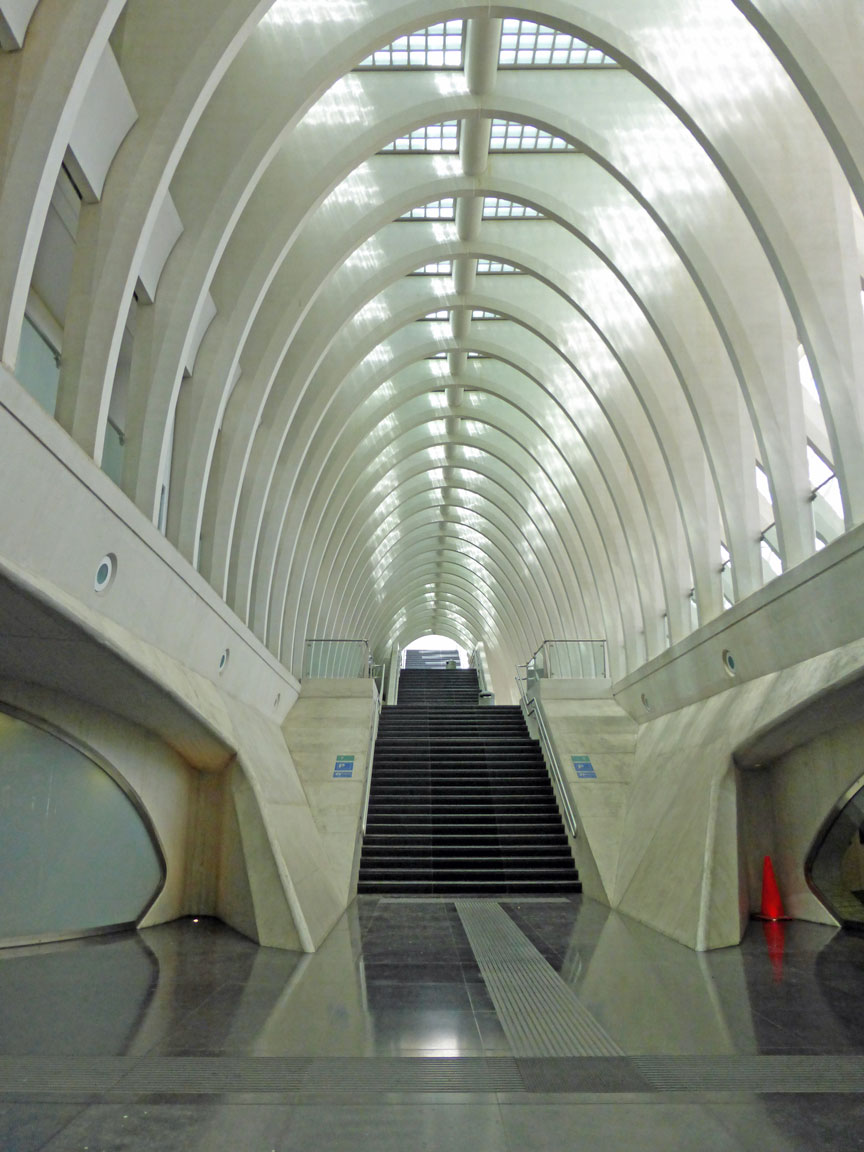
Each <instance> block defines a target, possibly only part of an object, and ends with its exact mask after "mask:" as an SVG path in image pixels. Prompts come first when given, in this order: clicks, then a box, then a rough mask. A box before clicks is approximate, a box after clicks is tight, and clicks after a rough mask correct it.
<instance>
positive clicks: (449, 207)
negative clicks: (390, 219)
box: [399, 196, 456, 220]
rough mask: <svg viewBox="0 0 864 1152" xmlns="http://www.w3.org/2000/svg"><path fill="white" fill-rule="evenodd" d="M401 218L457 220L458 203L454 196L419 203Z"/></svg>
mask: <svg viewBox="0 0 864 1152" xmlns="http://www.w3.org/2000/svg"><path fill="white" fill-rule="evenodd" d="M399 219H400V220H455V219H456V205H455V202H454V200H453V197H452V196H445V197H444V199H443V200H432V201H431V203H429V204H419V205H418V206H417V207H416V208H410V209H409V210H408V211H407V212H406V213H405V214H404V215H403V216H400V217H399Z"/></svg>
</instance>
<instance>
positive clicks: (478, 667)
mask: <svg viewBox="0 0 864 1152" xmlns="http://www.w3.org/2000/svg"><path fill="white" fill-rule="evenodd" d="M468 664H469V666H470V667H471V668H473V669H474V671H475V672H476V673H477V691H478V692H480V693H483V692H488V691H489V689H488V688H487V686H486V675H485V673H484V672H483V663H482V661H480V660H478V659H477V649H476V648H475V649H474V651H473V652H472V653H471V655H470V657H469V658H468Z"/></svg>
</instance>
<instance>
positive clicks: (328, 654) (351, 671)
mask: <svg viewBox="0 0 864 1152" xmlns="http://www.w3.org/2000/svg"><path fill="white" fill-rule="evenodd" d="M371 672H372V665H371V660H370V655H369V643H368V641H367V640H307V641H306V654H305V658H304V661H303V678H304V679H309V680H356V679H363V678H365V677H367V676H369V675H371Z"/></svg>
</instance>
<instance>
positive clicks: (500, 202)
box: [483, 196, 546, 220]
mask: <svg viewBox="0 0 864 1152" xmlns="http://www.w3.org/2000/svg"><path fill="white" fill-rule="evenodd" d="M490 209H491V210H490ZM483 219H484V220H544V219H546V217H545V216H544V215H543V213H542V212H538V210H537V209H536V208H532V207H531V205H530V204H520V203H519V201H518V200H508V199H506V198H505V197H504V196H484V197H483Z"/></svg>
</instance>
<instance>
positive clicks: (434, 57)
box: [357, 20, 463, 68]
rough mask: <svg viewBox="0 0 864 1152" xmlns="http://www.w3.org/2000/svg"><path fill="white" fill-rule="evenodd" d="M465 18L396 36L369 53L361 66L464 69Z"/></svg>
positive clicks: (359, 65)
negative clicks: (390, 42) (463, 40)
mask: <svg viewBox="0 0 864 1152" xmlns="http://www.w3.org/2000/svg"><path fill="white" fill-rule="evenodd" d="M462 27H463V26H462V21H461V20H446V21H444V22H443V23H441V24H431V25H430V26H429V27H428V28H421V29H420V30H419V31H417V32H410V33H409V34H408V35H407V36H397V37H396V39H395V40H394V41H393V42H392V44H386V45H385V46H384V47H383V48H378V49H376V51H374V52H373V53H372V55H371V56H367V57H366V59H365V60H364V61H363V62H362V63H360V64H358V65H357V67H358V68H461V67H462Z"/></svg>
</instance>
